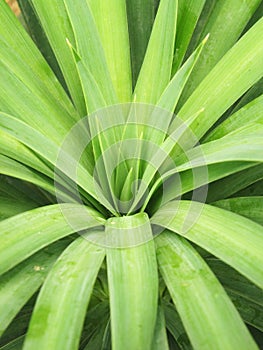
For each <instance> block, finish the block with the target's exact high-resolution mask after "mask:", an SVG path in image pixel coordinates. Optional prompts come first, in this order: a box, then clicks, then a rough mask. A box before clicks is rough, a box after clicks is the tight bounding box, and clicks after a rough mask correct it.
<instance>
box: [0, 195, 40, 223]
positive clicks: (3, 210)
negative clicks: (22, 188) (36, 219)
mask: <svg viewBox="0 0 263 350" xmlns="http://www.w3.org/2000/svg"><path fill="white" fill-rule="evenodd" d="M36 207H37V204H36V203H35V202H33V201H30V200H27V201H26V200H23V201H21V200H17V199H14V198H9V197H4V196H1V195H0V220H3V219H7V218H8V217H10V216H14V215H17V214H20V213H23V212H24V211H27V210H31V209H34V208H36Z"/></svg>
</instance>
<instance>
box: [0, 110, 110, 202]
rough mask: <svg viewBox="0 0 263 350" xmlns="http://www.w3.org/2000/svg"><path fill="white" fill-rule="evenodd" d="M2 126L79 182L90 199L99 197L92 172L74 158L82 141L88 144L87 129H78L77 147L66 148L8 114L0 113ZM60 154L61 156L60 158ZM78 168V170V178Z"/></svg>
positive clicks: (57, 168) (0, 124)
mask: <svg viewBox="0 0 263 350" xmlns="http://www.w3.org/2000/svg"><path fill="white" fill-rule="evenodd" d="M0 126H1V128H2V129H3V130H4V131H5V132H7V133H9V134H10V135H12V136H13V137H14V138H16V139H17V140H18V141H20V142H22V143H23V144H24V145H26V146H28V147H29V148H31V150H33V151H34V152H36V153H38V154H39V155H40V156H41V157H42V158H44V159H46V160H47V161H48V162H49V163H51V164H52V165H54V166H55V167H56V170H57V172H58V170H60V171H62V173H63V172H64V173H65V174H66V175H67V176H68V177H69V178H71V179H72V180H73V181H74V182H77V183H78V184H79V185H80V187H81V188H82V189H84V190H85V191H86V196H87V197H88V198H89V200H90V201H94V198H96V197H97V194H96V191H95V186H94V179H93V177H92V176H91V175H90V173H89V172H88V171H87V170H86V169H85V168H84V167H83V166H82V165H81V164H79V163H78V161H77V160H76V159H75V158H74V156H75V153H77V155H78V152H79V149H80V148H81V142H85V145H86V139H85V138H84V137H83V138H82V137H81V135H83V134H84V133H85V132H86V130H85V129H83V130H80V128H78V129H77V130H78V132H79V135H78V136H79V139H78V141H79V142H80V144H78V143H77V142H76V143H75V144H74V146H75V147H72V144H70V148H68V149H66V150H65V149H60V148H59V147H58V146H57V145H56V144H55V143H54V142H53V141H51V140H49V139H48V138H47V137H45V136H44V135H43V134H42V133H40V132H38V131H37V130H36V129H34V128H32V127H30V126H29V125H27V124H25V123H23V122H22V121H19V120H16V119H15V118H13V117H11V116H9V115H7V114H4V113H0ZM66 146H68V145H66ZM82 149H83V148H81V150H82ZM60 152H62V153H60ZM68 152H70V153H68ZM72 153H73V155H72ZM59 155H60V158H59V160H58V156H59ZM62 160H63V161H62ZM69 165H70V166H69ZM76 170H77V171H78V174H77V175H78V176H77V179H76ZM56 180H57V181H58V182H59V180H60V178H59V176H58V177H57V178H56ZM92 197H93V198H92ZM100 200H101V201H103V197H101V198H100ZM107 205H108V203H107V202H105V206H106V207H107Z"/></svg>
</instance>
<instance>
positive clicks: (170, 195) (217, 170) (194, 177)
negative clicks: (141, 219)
mask: <svg viewBox="0 0 263 350" xmlns="http://www.w3.org/2000/svg"><path fill="white" fill-rule="evenodd" d="M255 164H256V163H248V162H246V163H245V162H225V163H224V162H223V163H218V164H212V165H208V166H204V167H199V168H195V169H194V170H192V169H190V170H186V171H183V172H181V173H180V174H179V175H178V174H175V175H174V176H172V177H170V178H169V179H168V180H167V181H166V182H165V183H164V190H163V189H162V188H161V187H160V188H159V189H158V190H156V192H155V193H154V197H153V199H152V200H151V202H150V206H149V209H150V210H151V212H155V211H156V210H157V208H158V207H159V206H160V204H162V205H164V204H166V203H167V202H169V201H171V200H174V199H176V198H178V197H179V196H182V195H183V194H186V193H187V192H190V191H192V190H197V192H198V189H199V190H201V191H202V186H206V185H207V184H209V186H208V187H207V188H205V187H204V188H203V194H204V195H205V196H206V199H207V202H210V197H212V196H213V195H215V196H217V195H221V192H223V193H224V192H225V187H224V186H223V189H221V188H220V190H217V189H215V190H213V188H214V184H216V183H217V184H219V183H220V181H217V182H213V181H216V180H219V179H222V182H224V180H225V179H224V178H225V177H226V179H227V178H228V176H229V175H231V174H235V173H238V174H240V173H241V171H242V170H243V169H248V168H251V167H253V166H255ZM233 176H234V175H233ZM229 177H231V176H229ZM237 177H238V176H237V175H236V178H237ZM233 187H234V184H233ZM226 188H228V186H226Z"/></svg>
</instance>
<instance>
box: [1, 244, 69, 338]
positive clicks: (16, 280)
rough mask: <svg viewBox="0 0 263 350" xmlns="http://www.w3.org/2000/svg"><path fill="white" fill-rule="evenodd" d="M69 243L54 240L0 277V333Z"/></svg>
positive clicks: (35, 289) (40, 282)
mask: <svg viewBox="0 0 263 350" xmlns="http://www.w3.org/2000/svg"><path fill="white" fill-rule="evenodd" d="M68 243H69V240H67V241H65V240H62V241H61V242H56V243H54V244H53V245H51V246H49V247H48V248H46V249H43V250H41V251H40V252H38V253H36V254H34V255H33V256H32V257H30V258H28V259H27V260H25V261H23V262H22V263H21V264H19V265H17V266H16V267H14V268H13V269H12V270H10V271H8V272H7V273H5V274H4V275H2V276H1V278H0V298H1V305H0V324H1V326H0V334H1V335H2V333H3V331H4V330H5V329H6V328H7V326H8V325H9V323H10V322H11V321H12V319H13V318H14V317H15V315H16V314H17V313H18V312H19V310H20V309H21V308H22V306H23V305H24V304H25V303H26V302H27V301H28V300H29V299H30V298H31V297H32V295H33V294H34V293H35V292H36V291H37V290H38V288H39V287H40V286H41V284H42V283H43V282H44V280H45V278H46V276H47V274H48V272H49V271H50V269H51V267H52V265H53V264H54V262H55V261H56V259H57V258H58V256H59V255H60V253H61V252H62V251H63V249H64V248H65V247H66V245H67V244H68Z"/></svg>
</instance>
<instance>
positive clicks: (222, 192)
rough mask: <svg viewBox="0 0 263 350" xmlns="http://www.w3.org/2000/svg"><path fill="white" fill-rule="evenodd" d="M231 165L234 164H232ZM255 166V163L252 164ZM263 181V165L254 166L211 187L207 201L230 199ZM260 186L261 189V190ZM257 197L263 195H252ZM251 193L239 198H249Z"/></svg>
mask: <svg viewBox="0 0 263 350" xmlns="http://www.w3.org/2000/svg"><path fill="white" fill-rule="evenodd" d="M229 164H231V165H232V164H233V163H232V162H231V163H229ZM252 165H253V163H252ZM261 179H263V165H262V164H254V165H253V166H252V167H250V168H249V169H246V170H242V169H240V171H238V172H237V173H236V174H233V175H230V176H227V177H226V178H223V179H221V180H220V181H216V182H214V183H212V184H211V185H210V186H209V189H208V194H207V201H208V202H209V203H210V202H215V201H218V200H220V199H225V198H228V197H230V196H232V195H234V194H236V193H239V191H241V190H242V189H245V188H246V187H248V186H250V185H252V184H254V183H256V182H257V181H259V180H261ZM260 187H261V186H260V185H259V189H260ZM251 194H252V195H254V196H256V195H257V194H259V195H261V193H259V192H258V191H256V192H255V193H251ZM251 194H250V193H245V194H240V193H239V196H240V197H241V196H248V195H251Z"/></svg>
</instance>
